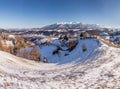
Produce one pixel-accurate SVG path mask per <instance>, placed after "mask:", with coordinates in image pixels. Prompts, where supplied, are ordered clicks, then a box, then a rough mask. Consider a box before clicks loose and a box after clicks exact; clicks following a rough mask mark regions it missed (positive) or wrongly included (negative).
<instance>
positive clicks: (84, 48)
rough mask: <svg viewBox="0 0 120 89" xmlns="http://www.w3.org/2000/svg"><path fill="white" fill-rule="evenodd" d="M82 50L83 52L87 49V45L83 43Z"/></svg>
mask: <svg viewBox="0 0 120 89" xmlns="http://www.w3.org/2000/svg"><path fill="white" fill-rule="evenodd" d="M82 51H83V52H85V51H87V47H86V45H85V44H83V45H82Z"/></svg>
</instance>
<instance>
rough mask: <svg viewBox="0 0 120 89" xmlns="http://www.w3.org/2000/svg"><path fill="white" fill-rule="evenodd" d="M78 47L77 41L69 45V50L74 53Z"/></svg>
mask: <svg viewBox="0 0 120 89" xmlns="http://www.w3.org/2000/svg"><path fill="white" fill-rule="evenodd" d="M76 45H77V42H76V41H72V42H69V44H68V50H69V51H72V50H73V49H74V48H75V47H76Z"/></svg>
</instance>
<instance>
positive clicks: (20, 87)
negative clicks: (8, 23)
mask: <svg viewBox="0 0 120 89" xmlns="http://www.w3.org/2000/svg"><path fill="white" fill-rule="evenodd" d="M83 43H84V44H86V46H87V48H88V50H87V51H86V52H82V48H81V45H82V44H83ZM43 49H44V50H45V49H46V51H44V50H43ZM48 49H49V50H50V49H54V47H52V46H50V47H49V46H44V47H41V48H40V51H41V53H42V55H44V56H45V55H46V57H47V58H49V61H50V63H48V64H46V63H38V62H34V61H31V60H27V59H23V58H19V57H16V56H13V55H11V54H9V53H6V52H2V51H0V89H119V88H120V49H119V48H113V47H109V46H107V45H105V44H100V43H98V42H97V41H95V40H80V41H79V43H78V45H77V47H76V48H75V49H74V50H73V51H72V52H69V55H68V56H64V53H65V52H62V54H61V56H60V57H58V56H52V53H51V51H49V50H48ZM54 60H56V61H54Z"/></svg>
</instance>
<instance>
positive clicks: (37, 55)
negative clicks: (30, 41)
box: [29, 48, 41, 61]
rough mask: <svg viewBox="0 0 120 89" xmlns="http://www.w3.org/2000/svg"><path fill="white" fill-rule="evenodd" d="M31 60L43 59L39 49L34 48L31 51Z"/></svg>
mask: <svg viewBox="0 0 120 89" xmlns="http://www.w3.org/2000/svg"><path fill="white" fill-rule="evenodd" d="M29 55H30V60H35V61H40V60H41V56H40V53H39V51H38V50H37V49H35V48H33V49H32V50H31V51H30V54H29Z"/></svg>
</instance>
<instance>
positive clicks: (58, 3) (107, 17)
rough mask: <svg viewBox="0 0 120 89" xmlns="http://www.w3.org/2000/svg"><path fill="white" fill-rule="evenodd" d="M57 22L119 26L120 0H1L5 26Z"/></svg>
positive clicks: (1, 18)
mask: <svg viewBox="0 0 120 89" xmlns="http://www.w3.org/2000/svg"><path fill="white" fill-rule="evenodd" d="M56 22H83V23H93V24H101V25H109V26H114V27H115V26H119V23H120V0H0V27H1V28H32V27H42V26H45V25H48V24H52V23H56Z"/></svg>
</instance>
